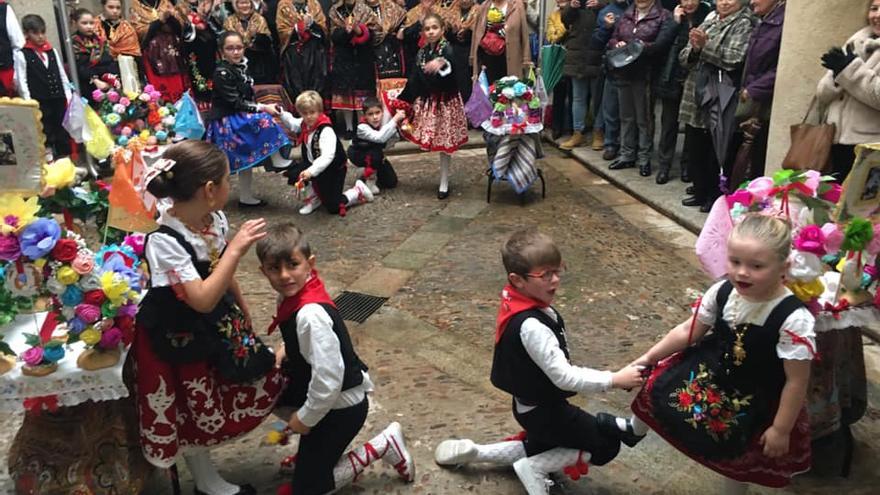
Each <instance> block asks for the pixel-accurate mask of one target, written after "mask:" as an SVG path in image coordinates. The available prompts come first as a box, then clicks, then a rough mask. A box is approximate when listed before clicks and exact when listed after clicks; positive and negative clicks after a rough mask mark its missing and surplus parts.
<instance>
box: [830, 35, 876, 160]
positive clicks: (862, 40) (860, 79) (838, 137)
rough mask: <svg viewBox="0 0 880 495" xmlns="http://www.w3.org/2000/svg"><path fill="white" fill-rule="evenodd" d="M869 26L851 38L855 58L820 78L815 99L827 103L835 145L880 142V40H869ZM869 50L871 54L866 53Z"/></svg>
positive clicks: (847, 43) (849, 41)
mask: <svg viewBox="0 0 880 495" xmlns="http://www.w3.org/2000/svg"><path fill="white" fill-rule="evenodd" d="M871 32H872V31H871V27H870V26H869V27H866V28H864V29H862V30H861V31H859V32H857V33H856V34H854V35H853V36H852V38H850V39H849V40H848V41H847V42H846V45H844V50H846V46H847V45H849V44H850V43H852V44H853V47H854V51H855V54H856V55H858V58H857V59H855V60H853V61H852V63H850V64H849V65H848V66H847V67H846V68H845V69H843V71H841V72H840V74H838V75H837V77H836V78H835V77H834V74H833V73H832V72H831V71H830V70H829V71H828V73H827V74H825V76H824V77H823V78H822V79H821V80H820V81H819V87H818V88H817V89H816V98H817V99H818V101H819V104H820V105H828V118H827V122H828V123H829V124H835V125H836V126H837V130H836V132H835V136H834V143H835V144H862V143H876V142H880V39H871ZM869 53H870V55H868V54H869Z"/></svg>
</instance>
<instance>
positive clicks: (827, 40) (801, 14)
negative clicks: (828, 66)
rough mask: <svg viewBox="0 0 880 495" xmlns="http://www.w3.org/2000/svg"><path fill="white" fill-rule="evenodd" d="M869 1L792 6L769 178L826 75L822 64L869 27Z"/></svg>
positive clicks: (793, 1)
mask: <svg viewBox="0 0 880 495" xmlns="http://www.w3.org/2000/svg"><path fill="white" fill-rule="evenodd" d="M867 7H868V0H822V1H817V0H788V3H787V6H786V10H785V27H784V28H783V32H782V52H781V54H780V56H779V66H778V69H777V76H776V90H775V93H774V96H773V118H772V120H771V122H770V145H769V147H768V150H767V173H772V172H774V171H776V170H778V169H779V167H780V165H781V163H782V159H783V158H784V157H785V153H786V152H787V151H788V147H789V145H790V143H791V141H790V139H789V128H790V126H791V125H792V124H797V123H799V122H800V121H801V120H802V119H803V117H804V113H805V112H806V111H807V108H808V107H809V105H810V100H811V99H812V98H813V95H814V94H815V91H816V84H817V83H818V82H819V79H820V78H821V77H822V75H823V74H824V73H825V69H824V68H823V67H822V66H821V64H820V61H819V58H820V57H821V56H822V54H823V53H825V52H826V51H827V50H828V48H830V47H832V46H841V45H843V44H844V43H845V42H846V40H847V39H848V38H849V37H850V36H852V34H853V33H855V32H856V31H858V30H859V29H860V28H862V27H863V26H864V25H865V23H866V21H865V19H866V12H867V11H868V9H867Z"/></svg>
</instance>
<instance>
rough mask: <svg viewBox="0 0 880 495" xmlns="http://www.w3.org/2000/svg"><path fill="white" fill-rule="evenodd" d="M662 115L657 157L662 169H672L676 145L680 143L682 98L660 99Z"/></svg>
mask: <svg viewBox="0 0 880 495" xmlns="http://www.w3.org/2000/svg"><path fill="white" fill-rule="evenodd" d="M660 103H661V106H662V114H661V117H660V140H659V142H658V144H657V155H658V160H659V161H660V168H664V167H665V168H667V169H669V168H672V159H673V158H674V157H675V145H676V142H677V141H678V110H679V106H680V105H681V99H680V98H660Z"/></svg>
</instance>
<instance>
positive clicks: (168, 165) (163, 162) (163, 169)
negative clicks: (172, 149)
mask: <svg viewBox="0 0 880 495" xmlns="http://www.w3.org/2000/svg"><path fill="white" fill-rule="evenodd" d="M175 165H177V162H175V161H174V160H170V159H168V158H160V159H158V160H156V161H155V162H154V163H152V164H150V165H147V172H146V173H145V174H144V185H149V184H150V182H151V181H152V180H153V179H155V178H156V177H158V176H159V175H163V174H164V175H165V176H166V177H167V178H168V179H171V178H173V177H174V173H173V172H172V171H171V169H173V168H174V166H175Z"/></svg>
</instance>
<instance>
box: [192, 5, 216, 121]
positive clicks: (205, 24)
mask: <svg viewBox="0 0 880 495" xmlns="http://www.w3.org/2000/svg"><path fill="white" fill-rule="evenodd" d="M222 15H223V12H222V5H220V4H218V5H216V6H215V3H214V1H213V0H197V1H196V2H195V5H193V2H190V11H189V14H188V15H187V21H188V23H189V25H190V26H191V29H190V30H188V32H187V36H186V39H185V44H184V58H185V60H186V64H187V67H188V68H189V75H190V79H191V81H192V87H191V88H190V91H191V92H192V96H193V98H194V99H195V101H196V104H197V105H198V107H199V110H200V111H206V110H209V109H210V108H211V93H212V91H211V88H212V87H213V81H212V80H211V77H213V75H214V69H216V68H217V52H218V51H219V50H218V49H217V37H218V36H219V34H220V33H221V32H222V31H223V21H222V19H221V16H222Z"/></svg>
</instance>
